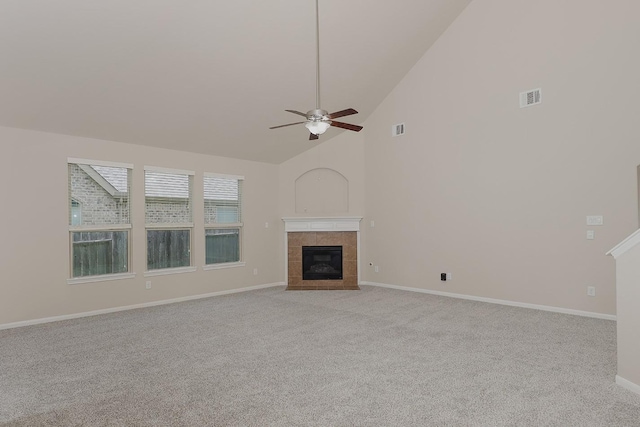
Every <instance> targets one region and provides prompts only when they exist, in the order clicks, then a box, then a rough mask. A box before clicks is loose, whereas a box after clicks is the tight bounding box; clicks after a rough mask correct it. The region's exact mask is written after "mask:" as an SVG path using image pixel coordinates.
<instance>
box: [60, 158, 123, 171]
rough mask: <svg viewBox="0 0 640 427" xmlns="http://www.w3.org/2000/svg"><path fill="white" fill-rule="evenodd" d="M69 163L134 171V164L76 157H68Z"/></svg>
mask: <svg viewBox="0 0 640 427" xmlns="http://www.w3.org/2000/svg"><path fill="white" fill-rule="evenodd" d="M67 163H75V164H79V165H89V166H91V165H95V166H105V167H108V168H126V169H133V164H131V163H117V162H106V161H104V160H90V159H77V158H75V157H68V158H67Z"/></svg>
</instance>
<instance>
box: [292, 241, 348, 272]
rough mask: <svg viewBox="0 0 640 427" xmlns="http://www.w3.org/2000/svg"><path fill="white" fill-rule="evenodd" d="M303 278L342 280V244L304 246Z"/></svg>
mask: <svg viewBox="0 0 640 427" xmlns="http://www.w3.org/2000/svg"><path fill="white" fill-rule="evenodd" d="M302 280H342V246H303V247H302Z"/></svg>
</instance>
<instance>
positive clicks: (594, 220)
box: [587, 215, 604, 225]
mask: <svg viewBox="0 0 640 427" xmlns="http://www.w3.org/2000/svg"><path fill="white" fill-rule="evenodd" d="M603 224H604V218H603V217H602V215H589V216H587V225H603Z"/></svg>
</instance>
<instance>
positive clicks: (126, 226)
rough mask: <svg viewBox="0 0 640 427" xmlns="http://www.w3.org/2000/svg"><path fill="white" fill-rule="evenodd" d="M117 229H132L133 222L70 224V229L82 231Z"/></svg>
mask: <svg viewBox="0 0 640 427" xmlns="http://www.w3.org/2000/svg"><path fill="white" fill-rule="evenodd" d="M117 230H131V224H113V225H110V224H105V225H104V226H99V225H70V226H69V231H71V232H76V233H78V232H82V231H117Z"/></svg>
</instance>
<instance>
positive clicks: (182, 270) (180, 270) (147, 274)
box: [144, 267, 198, 277]
mask: <svg viewBox="0 0 640 427" xmlns="http://www.w3.org/2000/svg"><path fill="white" fill-rule="evenodd" d="M197 269H198V268H197V267H178V268H163V269H162V270H151V271H145V272H144V277H153V276H168V275H170V274H181V273H193V272H194V271H196V270H197Z"/></svg>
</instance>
